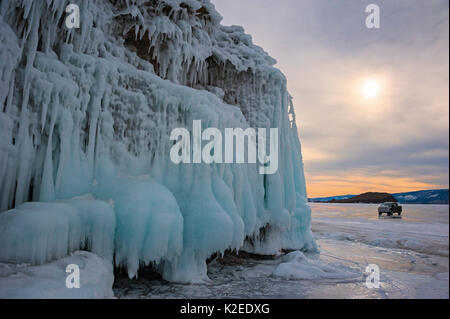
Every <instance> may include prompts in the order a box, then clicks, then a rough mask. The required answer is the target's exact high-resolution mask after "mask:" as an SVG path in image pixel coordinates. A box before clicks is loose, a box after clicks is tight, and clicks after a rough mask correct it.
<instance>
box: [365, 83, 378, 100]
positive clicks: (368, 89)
mask: <svg viewBox="0 0 450 319" xmlns="http://www.w3.org/2000/svg"><path fill="white" fill-rule="evenodd" d="M379 93H380V85H379V84H378V82H377V81H375V80H370V81H367V82H365V83H364V86H363V94H364V96H365V97H366V98H368V99H374V98H376V97H377V96H378V94H379Z"/></svg>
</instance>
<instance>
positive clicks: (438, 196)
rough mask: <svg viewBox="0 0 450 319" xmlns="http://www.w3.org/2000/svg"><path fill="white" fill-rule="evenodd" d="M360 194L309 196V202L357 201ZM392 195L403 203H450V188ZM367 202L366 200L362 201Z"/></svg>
mask: <svg viewBox="0 0 450 319" xmlns="http://www.w3.org/2000/svg"><path fill="white" fill-rule="evenodd" d="M361 195H363V194H360V195H350V194H349V195H339V196H329V197H316V198H308V201H309V202H319V203H321V202H322V203H325V202H335V203H338V202H341V203H342V202H347V203H348V202H350V203H351V202H355V200H358V198H354V197H357V196H361ZM392 196H393V197H394V198H395V199H396V200H397V201H398V202H399V203H401V204H448V203H449V190H448V189H432V190H420V191H414V192H404V193H394V194H392ZM360 202H365V201H360Z"/></svg>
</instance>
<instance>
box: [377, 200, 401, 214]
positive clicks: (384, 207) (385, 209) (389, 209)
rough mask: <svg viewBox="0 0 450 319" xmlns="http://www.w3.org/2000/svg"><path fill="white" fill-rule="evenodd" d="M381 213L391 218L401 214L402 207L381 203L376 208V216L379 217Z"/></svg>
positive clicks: (392, 203)
mask: <svg viewBox="0 0 450 319" xmlns="http://www.w3.org/2000/svg"><path fill="white" fill-rule="evenodd" d="M383 213H385V214H387V215H388V216H392V215H393V214H398V216H400V215H401V214H402V206H400V205H399V204H398V203H395V202H386V203H383V204H381V205H380V206H379V207H378V216H381V215H382V214H383Z"/></svg>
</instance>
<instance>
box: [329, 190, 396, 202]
mask: <svg viewBox="0 0 450 319" xmlns="http://www.w3.org/2000/svg"><path fill="white" fill-rule="evenodd" d="M384 202H397V200H396V199H395V197H394V196H392V195H391V194H389V193H376V192H367V193H363V194H360V195H357V196H353V197H350V198H346V199H332V200H331V201H330V203H367V204H372V203H373V204H377V203H384Z"/></svg>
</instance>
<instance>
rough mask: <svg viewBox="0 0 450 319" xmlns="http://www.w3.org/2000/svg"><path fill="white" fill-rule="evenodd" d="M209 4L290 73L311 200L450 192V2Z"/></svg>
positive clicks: (220, 0)
mask: <svg viewBox="0 0 450 319" xmlns="http://www.w3.org/2000/svg"><path fill="white" fill-rule="evenodd" d="M212 2H213V3H214V4H215V6H216V8H217V10H218V11H219V12H220V13H221V15H222V16H223V18H224V19H223V21H222V23H223V24H225V25H232V24H238V25H242V26H243V27H244V28H245V30H246V32H247V33H249V34H251V35H252V37H253V40H254V42H255V43H256V44H257V45H260V46H261V47H263V48H264V49H265V50H266V51H267V52H268V53H269V54H270V55H271V56H273V57H274V58H276V59H277V61H278V64H277V65H276V66H277V67H278V68H280V69H281V70H282V71H283V72H284V74H286V76H287V79H288V88H289V92H290V93H291V95H292V96H293V97H294V105H295V108H296V113H297V121H298V123H297V124H298V127H299V133H300V138H301V142H302V146H303V156H304V162H305V173H306V178H307V185H308V195H309V196H310V197H318V196H329V195H343V194H359V193H361V192H364V191H386V192H401V191H413V190H419V189H433V188H448V183H449V177H448V174H449V166H448V160H449V138H448V133H449V91H448V85H449V64H448V61H449V42H448V36H449V34H448V32H449V1H448V0H396V1H392V0H384V1H382V0H368V1H365V0H340V1H330V0H278V1H273V0H212ZM370 3H376V4H378V5H379V7H380V10H381V12H380V18H381V19H380V28H379V29H368V28H366V26H365V20H366V16H367V13H365V8H366V6H367V5H368V4H370ZM367 83H375V90H376V89H377V87H378V92H375V94H373V95H374V96H371V94H370V93H371V92H370V88H369V92H367V91H366V90H365V88H366V85H367ZM372 93H373V92H372Z"/></svg>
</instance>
